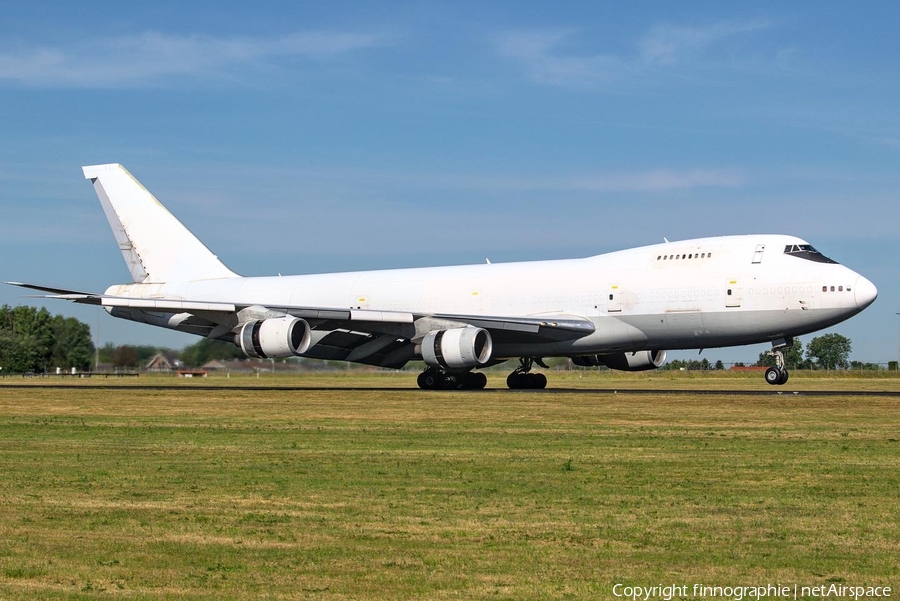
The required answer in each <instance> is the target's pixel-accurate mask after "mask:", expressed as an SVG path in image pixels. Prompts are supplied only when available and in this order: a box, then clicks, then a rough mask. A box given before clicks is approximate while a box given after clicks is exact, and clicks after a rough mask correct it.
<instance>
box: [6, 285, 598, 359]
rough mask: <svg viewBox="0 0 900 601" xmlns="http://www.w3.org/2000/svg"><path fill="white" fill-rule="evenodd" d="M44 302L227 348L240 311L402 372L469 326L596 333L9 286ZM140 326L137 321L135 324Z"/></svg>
mask: <svg viewBox="0 0 900 601" xmlns="http://www.w3.org/2000/svg"><path fill="white" fill-rule="evenodd" d="M7 284H11V285H13V286H19V287H22V288H29V289H31V290H37V291H41V292H47V293H49V294H44V295H35V296H36V297H39V298H50V299H58V300H68V301H72V302H75V303H80V304H88V305H99V306H102V307H107V308H110V309H112V310H121V311H140V312H144V313H146V315H147V323H153V324H154V325H160V326H163V327H168V328H171V329H176V330H180V331H183V332H189V333H191V334H196V335H199V336H204V337H207V338H216V339H219V340H225V341H229V342H230V341H232V340H233V337H234V330H235V329H236V327H237V326H238V324H239V323H242V322H243V321H246V320H245V319H243V320H242V319H241V313H242V312H245V311H256V312H259V311H260V310H262V311H267V312H271V313H280V314H282V315H291V316H293V317H299V318H302V319H305V320H306V321H307V322H308V323H309V325H310V328H311V329H312V331H313V332H318V333H319V336H318V337H317V338H318V340H316V342H315V343H314V344H313V345H312V347H310V349H309V351H308V352H306V353H305V354H304V356H306V357H313V358H317V359H332V360H341V361H352V362H357V363H366V364H369V365H376V366H380V367H391V368H395V369H399V368H400V367H403V365H405V364H406V363H407V362H408V361H410V360H412V359H414V358H415V354H414V350H413V346H414V344H415V343H417V342H419V341H420V340H421V339H422V337H424V335H425V334H427V333H428V332H430V331H433V330H438V329H447V328H458V327H466V326H474V327H479V328H483V329H485V330H487V331H489V332H490V334H491V338H492V340H494V341H495V342H499V343H538V342H558V341H563V340H573V339H577V338H581V337H583V336H587V335H589V334H591V333H593V332H594V329H595V328H594V324H593V322H591V321H590V320H588V319H585V318H583V317H579V316H573V315H539V316H492V315H464V314H444V313H436V314H424V313H416V312H404V311H374V310H368V309H343V308H331V307H298V306H279V305H269V304H266V305H263V304H261V303H227V302H215V301H213V302H210V301H193V300H180V299H168V298H159V299H154V298H131V297H122V296H111V295H106V294H95V293H90V292H81V291H76V290H66V289H62V288H51V287H47V286H41V285H37V284H26V283H22V282H7ZM138 321H141V320H138Z"/></svg>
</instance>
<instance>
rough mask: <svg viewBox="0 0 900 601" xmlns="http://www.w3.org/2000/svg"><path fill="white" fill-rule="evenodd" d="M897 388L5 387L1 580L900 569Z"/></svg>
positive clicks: (241, 591) (0, 434) (62, 593)
mask: <svg viewBox="0 0 900 601" xmlns="http://www.w3.org/2000/svg"><path fill="white" fill-rule="evenodd" d="M657 375H658V374H657ZM336 377H338V376H328V378H331V379H323V380H316V379H315V378H313V379H312V380H313V381H314V382H320V383H321V382H323V381H328V382H332V381H334V378H336ZM342 377H343V378H344V379H343V380H341V379H338V380H337V381H338V382H339V383H341V384H344V385H348V384H354V383H360V384H361V385H362V386H367V385H370V386H371V385H373V382H375V384H374V385H375V386H377V385H378V384H377V382H378V381H380V380H379V378H381V379H388V380H389V381H396V382H397V383H398V385H400V384H403V385H405V386H409V385H410V383H409V382H407V381H406V379H405V378H404V377H395V376H364V377H361V378H359V379H355V378H354V377H353V376H349V375H345V376H342ZM406 377H408V375H407V376H406ZM392 378H396V380H395V379H392ZM233 379H234V378H232V380H233ZM635 381H643V380H635ZM678 381H681V380H678ZM166 382H168V380H166ZM304 382H309V379H305V380H304ZM792 382H793V380H792ZM206 383H213V381H211V380H210V381H207V382H206ZM216 383H218V382H216ZM245 383H246V381H245ZM656 384H657V385H659V386H660V387H662V388H665V387H670V386H669V384H668V383H667V381H666V380H665V379H660V380H658V381H656ZM647 385H648V386H649V385H653V383H649V384H647ZM717 385H721V384H714V385H713V387H715V386H717ZM749 385H750V384H748V386H749ZM186 386H189V385H186ZM761 386H766V385H765V384H764V383H763V384H761ZM840 386H843V387H845V388H847V389H856V388H858V383H857V382H851V381H843V380H835V381H834V382H833V386H832V387H840ZM897 403H898V400H896V399H885V398H872V397H854V398H849V399H842V398H840V396H836V397H811V398H807V397H795V396H790V397H771V396H766V397H727V396H717V395H710V396H701V397H691V396H689V395H653V396H649V395H642V396H630V395H617V394H602V395H586V394H565V393H559V394H546V393H529V392H520V393H509V392H502V393H497V392H491V391H486V392H481V393H434V392H424V391H419V390H378V391H347V390H310V391H299V392H297V391H274V392H252V391H241V390H226V391H201V390H189V389H185V390H183V391H182V390H127V389H112V390H85V389H79V388H77V387H73V388H72V389H63V390H59V389H46V388H40V387H39V386H38V387H35V388H33V389H25V390H22V389H9V388H6V389H4V388H3V387H2V386H0V507H2V510H0V598H2V599H7V598H9V599H21V598H26V599H105V598H111V597H123V598H128V599H211V598H215V599H248V598H261V599H302V598H313V599H388V598H389V599H517V600H518V599H603V598H614V597H613V595H612V591H611V588H612V585H613V584H615V583H617V582H625V583H630V584H638V585H645V586H649V585H654V584H660V583H662V584H669V583H681V582H686V583H694V582H702V583H705V584H723V585H757V584H765V583H770V582H772V583H775V582H780V583H791V584H792V583H799V584H801V585H816V584H824V583H828V582H829V581H841V580H837V579H842V581H843V582H845V583H847V584H852V585H861V584H879V583H880V584H894V585H897V584H900V578H898V574H900V568H898V567H897V561H896V558H897V557H898V556H900V523H898V519H897V518H898V516H900V500H898V495H897V491H898V490H900V469H898V468H900V412H898V411H897Z"/></svg>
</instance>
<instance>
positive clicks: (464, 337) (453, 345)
mask: <svg viewBox="0 0 900 601" xmlns="http://www.w3.org/2000/svg"><path fill="white" fill-rule="evenodd" d="M493 350H494V344H493V342H491V333H490V332H488V331H487V330H484V329H482V328H476V327H472V326H469V327H466V328H451V329H449V330H438V331H436V332H428V333H427V334H425V338H424V339H423V340H422V359H424V360H425V363H427V364H428V365H431V366H432V367H440V368H444V369H451V370H452V369H467V368H470V367H479V366H482V365H485V364H486V363H488V362H489V361H490V360H491V353H492V352H493Z"/></svg>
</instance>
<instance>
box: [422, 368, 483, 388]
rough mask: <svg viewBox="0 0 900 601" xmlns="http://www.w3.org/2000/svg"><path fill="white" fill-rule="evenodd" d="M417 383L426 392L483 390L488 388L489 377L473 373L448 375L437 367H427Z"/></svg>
mask: <svg viewBox="0 0 900 601" xmlns="http://www.w3.org/2000/svg"><path fill="white" fill-rule="evenodd" d="M416 382H417V383H418V385H419V388H422V389H424V390H481V389H483V388H484V387H485V386H487V376H486V375H484V374H483V373H481V372H477V373H475V372H471V371H466V372H461V373H451V374H448V373H447V372H445V371H444V370H442V369H438V368H437V367H426V368H425V371H423V372H422V373H420V374H419V377H418V378H417V379H416Z"/></svg>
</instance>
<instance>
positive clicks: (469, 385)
mask: <svg viewBox="0 0 900 601" xmlns="http://www.w3.org/2000/svg"><path fill="white" fill-rule="evenodd" d="M485 386H487V376H486V375H484V374H483V373H480V372H478V373H473V372H470V373H467V374H466V377H465V386H464V387H463V388H465V389H466V390H482V389H483V388H484V387H485Z"/></svg>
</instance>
